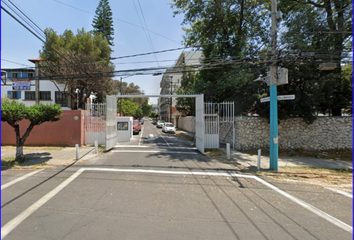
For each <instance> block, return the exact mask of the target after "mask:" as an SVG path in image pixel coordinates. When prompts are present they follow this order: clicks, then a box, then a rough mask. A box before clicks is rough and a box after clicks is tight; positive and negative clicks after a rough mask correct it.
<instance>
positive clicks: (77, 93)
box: [75, 88, 80, 110]
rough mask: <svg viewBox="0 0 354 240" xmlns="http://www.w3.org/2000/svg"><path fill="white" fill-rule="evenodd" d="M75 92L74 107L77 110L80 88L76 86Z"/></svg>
mask: <svg viewBox="0 0 354 240" xmlns="http://www.w3.org/2000/svg"><path fill="white" fill-rule="evenodd" d="M75 92H76V108H77V110H79V92H80V90H79V89H78V88H76V90H75Z"/></svg>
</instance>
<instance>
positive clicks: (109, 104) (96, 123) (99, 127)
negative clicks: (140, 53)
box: [85, 94, 205, 153]
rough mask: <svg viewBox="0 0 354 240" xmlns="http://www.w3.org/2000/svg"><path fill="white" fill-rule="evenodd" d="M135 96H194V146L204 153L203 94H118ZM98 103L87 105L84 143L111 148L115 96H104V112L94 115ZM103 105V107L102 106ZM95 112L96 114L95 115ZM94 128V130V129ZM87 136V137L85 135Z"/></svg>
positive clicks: (115, 109)
mask: <svg viewBox="0 0 354 240" xmlns="http://www.w3.org/2000/svg"><path fill="white" fill-rule="evenodd" d="M132 97H134V98H136V97H195V105H196V147H197V149H198V150H199V151H200V152H201V153H204V148H205V147H204V131H205V126H204V95H203V94H190V95H120V96H119V98H132ZM97 106H99V105H98V104H92V105H87V107H86V113H85V120H87V122H86V121H85V125H86V123H87V124H88V125H87V126H88V127H87V129H86V133H85V144H93V143H94V141H95V140H98V142H99V144H102V145H106V150H109V149H111V148H113V147H114V146H115V145H116V139H117V130H116V124H117V123H116V116H117V96H106V103H105V104H103V105H100V106H102V111H103V109H104V113H105V114H103V115H102V114H101V115H102V116H101V115H100V116H99V117H98V116H96V115H97V114H98V113H97V111H93V110H91V109H97V108H98V107H97ZM103 106H104V107H103ZM95 114H96V115H95ZM91 115H92V116H91ZM94 129H95V130H94ZM86 136H87V137H86Z"/></svg>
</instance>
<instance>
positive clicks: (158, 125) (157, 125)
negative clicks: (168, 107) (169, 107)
mask: <svg viewBox="0 0 354 240" xmlns="http://www.w3.org/2000/svg"><path fill="white" fill-rule="evenodd" d="M164 124H165V121H164V120H158V121H157V123H156V127H158V128H162V127H163V125H164Z"/></svg>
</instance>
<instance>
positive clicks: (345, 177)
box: [257, 167, 353, 193]
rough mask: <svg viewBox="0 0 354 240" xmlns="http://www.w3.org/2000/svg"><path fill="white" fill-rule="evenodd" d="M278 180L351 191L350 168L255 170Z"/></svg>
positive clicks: (351, 173) (351, 178) (351, 175)
mask: <svg viewBox="0 0 354 240" xmlns="http://www.w3.org/2000/svg"><path fill="white" fill-rule="evenodd" d="M257 173H258V174H259V175H264V176H268V177H272V178H275V179H280V180H289V181H299V182H306V183H311V184H316V185H319V186H323V187H334V188H336V189H338V190H342V191H345V192H350V193H351V192H352V191H353V170H352V169H325V168H313V167H280V168H279V169H278V171H276V172H272V171H268V172H257Z"/></svg>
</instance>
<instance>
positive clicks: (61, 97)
mask: <svg viewBox="0 0 354 240" xmlns="http://www.w3.org/2000/svg"><path fill="white" fill-rule="evenodd" d="M55 103H57V104H60V106H61V107H68V96H67V95H66V94H64V93H62V92H58V91H56V92H55Z"/></svg>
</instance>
